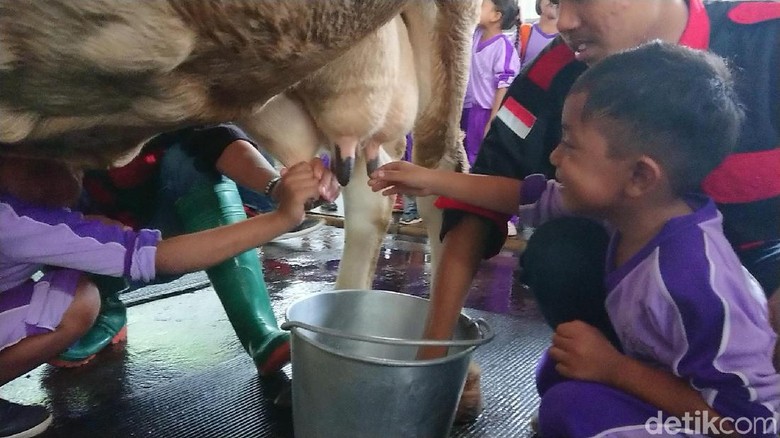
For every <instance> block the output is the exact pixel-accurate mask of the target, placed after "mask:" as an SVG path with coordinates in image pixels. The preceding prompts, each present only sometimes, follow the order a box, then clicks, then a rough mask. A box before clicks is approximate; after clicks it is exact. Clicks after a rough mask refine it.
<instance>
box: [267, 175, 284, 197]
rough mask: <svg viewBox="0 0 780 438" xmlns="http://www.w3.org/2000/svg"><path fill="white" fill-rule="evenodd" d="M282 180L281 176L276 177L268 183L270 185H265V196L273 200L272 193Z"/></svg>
mask: <svg viewBox="0 0 780 438" xmlns="http://www.w3.org/2000/svg"><path fill="white" fill-rule="evenodd" d="M281 180H282V177H281V176H276V177H273V178H271V181H268V184H266V185H265V190H263V194H264V195H265V196H267V197H269V198H271V199H273V198H272V197H271V192H273V191H274V187H276V185H277V184H279V181H281Z"/></svg>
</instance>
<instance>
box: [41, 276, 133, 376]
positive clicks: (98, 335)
mask: <svg viewBox="0 0 780 438" xmlns="http://www.w3.org/2000/svg"><path fill="white" fill-rule="evenodd" d="M92 281H93V282H94V283H95V285H96V286H97V288H98V291H100V312H99V313H98V316H97V319H96V320H95V323H94V324H93V325H92V328H91V329H89V331H88V332H87V333H85V334H84V336H82V337H81V339H79V340H78V341H76V343H75V344H73V345H71V346H70V347H69V348H68V349H67V350H65V351H64V352H63V353H60V354H59V356H57V358H56V359H54V360H52V361H50V362H49V363H50V364H52V365H54V366H57V367H64V368H73V367H78V366H81V365H84V364H85V363H87V362H89V361H90V360H92V358H94V357H95V355H96V354H98V353H99V352H100V351H101V350H103V349H104V348H106V347H107V346H109V345H111V344H117V343H119V342H124V341H126V340H127V307H125V305H124V304H123V303H122V301H121V300H120V299H119V293H120V292H122V291H124V290H125V289H127V282H126V281H125V279H124V278H118V277H108V276H104V275H95V276H92Z"/></svg>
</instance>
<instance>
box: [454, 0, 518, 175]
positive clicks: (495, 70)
mask: <svg viewBox="0 0 780 438" xmlns="http://www.w3.org/2000/svg"><path fill="white" fill-rule="evenodd" d="M518 13H519V9H518V7H517V2H516V1H515V0H484V1H483V2H482V9H481V12H480V16H479V26H478V27H477V30H476V32H474V41H473V45H472V49H471V50H472V51H471V68H470V70H469V82H468V86H467V88H466V98H465V102H464V105H463V115H462V117H461V127H462V129H463V131H464V132H465V133H466V139H465V146H466V154H467V155H468V159H469V163H470V164H474V160H475V159H476V158H477V152H479V145H480V143H482V139H483V138H484V137H485V133H486V132H487V129H488V127H489V126H490V121H491V120H493V118H494V117H495V116H496V113H497V112H498V108H499V106H500V105H501V101H502V100H503V99H504V95H505V94H506V89H507V88H509V85H510V84H511V83H512V80H513V79H514V78H515V76H517V72H518V71H520V61H519V58H518V56H517V51H516V50H515V48H514V46H513V45H512V42H511V41H510V40H509V37H507V36H506V35H504V34H503V33H502V30H504V29H509V28H510V27H512V25H513V24H514V22H515V17H517V14H518Z"/></svg>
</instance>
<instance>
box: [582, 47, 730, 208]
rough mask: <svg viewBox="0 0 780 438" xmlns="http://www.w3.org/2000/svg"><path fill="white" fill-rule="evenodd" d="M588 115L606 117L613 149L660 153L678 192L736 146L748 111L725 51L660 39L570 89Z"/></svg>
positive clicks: (608, 62)
mask: <svg viewBox="0 0 780 438" xmlns="http://www.w3.org/2000/svg"><path fill="white" fill-rule="evenodd" d="M570 93H572V94H574V93H586V94H587V97H586V99H585V106H584V108H583V111H582V118H583V120H588V121H594V120H596V121H602V120H599V119H603V122H605V123H602V128H603V131H602V132H603V133H604V136H605V138H606V139H607V142H608V144H609V149H610V154H612V155H614V156H620V155H623V154H626V153H631V152H639V153H642V154H646V155H648V156H650V157H652V158H653V159H655V160H656V161H657V162H658V163H659V164H660V165H661V166H662V167H663V168H664V170H665V171H666V173H667V174H668V175H669V180H670V183H671V185H672V189H673V190H674V191H675V193H677V194H684V193H686V192H690V191H697V190H699V186H700V184H701V182H702V180H703V179H704V177H705V176H707V174H709V173H710V172H711V171H712V170H713V169H715V167H717V166H718V165H719V164H720V163H721V162H722V161H723V160H724V159H725V158H726V156H727V155H728V154H729V153H730V152H731V150H732V148H733V147H734V146H735V145H736V143H737V140H738V137H739V132H740V126H741V123H742V120H743V118H744V112H743V110H742V106H741V105H740V103H739V99H738V97H737V93H736V91H735V90H734V85H733V79H732V76H731V72H730V71H729V68H728V66H727V65H726V63H725V61H724V60H723V59H721V58H720V57H718V56H716V55H713V54H711V53H707V52H704V51H700V50H693V49H689V48H686V47H682V46H678V45H675V44H668V43H663V42H660V41H654V42H650V43H646V44H644V45H641V46H639V47H637V48H635V49H631V50H627V51H624V52H621V53H617V54H615V55H612V56H609V57H607V58H605V59H604V60H603V61H601V62H599V63H598V64H596V65H595V66H594V67H592V68H590V69H588V70H587V71H586V72H585V73H584V74H582V76H580V78H579V79H578V80H577V82H576V83H575V84H574V86H573V87H572V89H571V92H570Z"/></svg>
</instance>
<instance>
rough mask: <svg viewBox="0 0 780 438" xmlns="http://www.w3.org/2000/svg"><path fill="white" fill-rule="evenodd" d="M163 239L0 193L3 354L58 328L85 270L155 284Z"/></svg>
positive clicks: (153, 233)
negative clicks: (159, 243)
mask: <svg viewBox="0 0 780 438" xmlns="http://www.w3.org/2000/svg"><path fill="white" fill-rule="evenodd" d="M159 241H160V233H159V231H156V230H141V231H137V232H136V231H132V230H124V229H122V228H120V227H118V226H114V225H107V224H104V223H102V222H100V221H97V220H88V219H85V218H84V217H83V216H82V215H81V213H77V212H73V211H70V210H69V209H58V208H46V207H41V206H37V205H32V204H30V203H27V202H24V201H21V200H19V199H16V198H14V197H12V196H9V195H5V194H0V349H3V348H5V347H7V346H10V345H13V344H15V343H17V342H19V341H20V340H21V339H23V338H24V337H26V336H29V335H31V334H38V333H42V332H45V331H50V330H53V329H54V328H55V327H56V326H57V325H58V324H59V322H60V320H61V319H62V314H63V313H64V312H65V310H66V309H67V308H68V306H69V305H70V303H71V301H72V300H73V295H74V293H75V288H76V285H77V282H78V279H79V277H80V275H81V273H80V272H90V273H95V274H103V275H111V276H116V277H121V276H124V277H128V278H131V279H133V280H140V281H149V280H151V279H153V278H154V276H155V255H156V251H157V243H158V242H159ZM41 270H43V271H44V272H45V274H44V275H43V277H41V278H38V279H36V280H33V279H32V277H33V276H34V274H36V273H37V272H38V271H41Z"/></svg>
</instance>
